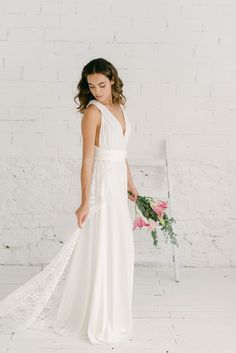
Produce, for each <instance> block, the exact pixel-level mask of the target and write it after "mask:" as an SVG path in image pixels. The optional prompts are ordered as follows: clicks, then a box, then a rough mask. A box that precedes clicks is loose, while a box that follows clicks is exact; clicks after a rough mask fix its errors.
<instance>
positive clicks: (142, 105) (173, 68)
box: [0, 0, 236, 266]
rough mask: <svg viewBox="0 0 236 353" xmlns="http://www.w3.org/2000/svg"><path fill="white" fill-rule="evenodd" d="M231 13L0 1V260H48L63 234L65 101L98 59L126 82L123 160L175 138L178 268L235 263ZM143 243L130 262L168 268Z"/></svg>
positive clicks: (66, 214)
mask: <svg viewBox="0 0 236 353" xmlns="http://www.w3.org/2000/svg"><path fill="white" fill-rule="evenodd" d="M235 18H236V3H235V1H233V0H224V1H223V0H214V1H212V0H198V1H196V0H189V1H186V0H178V1H177V0H174V1H173V0H172V1H170V0H166V1H156V0H153V1H144V0H142V1H136V2H133V1H130V0H126V1H119V2H117V1H107V0H103V1H102V0H100V1H95V0H94V1H90V0H87V1H86V2H85V1H76V0H73V1H71V0H67V1H46V0H41V1H40V0H33V1H30V0H23V1H20V2H17V1H16V0H14V1H13V0H9V1H7V2H1V3H0V99H1V104H0V156H1V163H0V173H1V180H0V183H1V185H0V186H1V194H0V197H1V200H0V202H1V208H0V212H1V234H0V255H1V256H0V263H7V264H14V263H18V264H29V263H31V264H38V263H44V262H48V261H49V260H50V259H51V258H52V257H53V255H54V254H55V253H56V252H57V249H58V248H59V246H60V241H63V239H65V238H66V236H67V234H68V232H71V231H73V229H74V227H75V225H76V222H75V218H74V210H75V208H76V207H77V206H78V195H79V185H80V179H79V178H80V169H79V168H80V166H79V157H80V153H81V136H80V118H81V115H80V114H78V113H75V105H74V102H73V97H74V94H75V92H76V84H77V81H78V79H79V78H80V73H81V70H82V67H83V66H84V65H85V64H86V63H87V62H88V61H90V60H91V59H93V58H96V57H104V58H106V59H108V60H110V61H111V62H113V63H114V65H115V66H116V67H117V68H118V71H119V73H120V76H121V78H122V79H123V81H124V84H125V95H126V96H127V98H128V101H127V111H128V115H129V117H130V120H131V123H132V125H133V134H132V137H131V140H130V144H129V150H128V153H129V156H130V157H135V156H138V155H149V156H153V157H154V156H161V155H162V153H163V150H164V149H163V138H164V137H165V135H166V134H167V133H169V132H171V133H173V134H175V139H174V140H173V143H174V144H175V145H174V146H175V147H174V151H175V154H174V156H173V158H174V160H173V166H174V169H173V173H172V178H173V184H174V195H173V197H174V200H173V201H174V204H175V218H176V220H177V228H178V232H179V233H180V234H181V235H180V240H181V243H182V247H181V262H182V264H183V265H185V266H231V265H235V261H236V260H235V251H236V241H235V224H236V223H235V214H234V210H235V193H236V188H235V180H234V179H235V169H236V157H235V153H234V150H235V147H236V139H235V135H236V119H235V117H236V99H235V98H236V96H235V92H236V89H235V88H236V75H235V73H236V58H235V57H236V46H235V33H236V21H235ZM178 136H179V137H178ZM134 172H135V171H134ZM155 173H156V172H155V171H154V175H155ZM148 175H149V177H150V178H151V179H150V180H151V181H152V182H153V176H151V175H150V174H148ZM156 176H157V181H158V183H160V182H161V181H160V180H162V179H160V178H161V174H159V173H157V174H156ZM147 178H148V176H147ZM137 184H138V185H137V186H138V187H140V189H141V188H142V179H140V177H139V175H138V174H137ZM144 239H145V237H143V236H142V235H141V234H136V238H135V241H136V256H137V258H136V260H137V261H158V263H159V265H162V264H170V263H171V262H170V261H171V259H170V252H171V249H170V248H169V247H168V246H167V247H165V246H164V245H163V247H161V249H160V250H158V251H157V252H156V251H155V249H153V248H152V246H151V244H150V243H151V241H150V242H148V239H147V238H146V239H145V240H144ZM51 244H53V246H51Z"/></svg>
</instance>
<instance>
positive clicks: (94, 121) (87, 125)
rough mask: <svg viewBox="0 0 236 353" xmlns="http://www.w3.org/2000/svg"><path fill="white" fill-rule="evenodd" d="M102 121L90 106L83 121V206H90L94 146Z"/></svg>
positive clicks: (81, 176)
mask: <svg viewBox="0 0 236 353" xmlns="http://www.w3.org/2000/svg"><path fill="white" fill-rule="evenodd" d="M99 121H100V112H99V111H98V109H97V108H96V107H94V106H91V105H90V106H88V108H87V109H86V111H85V113H84V115H83V118H82V120H81V132H82V137H83V153H82V166H81V173H80V178H81V204H86V205H87V204H88V202H89V190H90V183H91V177H92V169H93V161H94V144H95V137H96V131H97V127H98V125H99Z"/></svg>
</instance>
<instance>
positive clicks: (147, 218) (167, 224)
mask: <svg viewBox="0 0 236 353" xmlns="http://www.w3.org/2000/svg"><path fill="white" fill-rule="evenodd" d="M128 193H129V194H132V193H131V192H130V191H128ZM166 208H168V203H167V201H161V200H158V201H155V200H154V199H153V198H152V197H148V196H140V195H138V197H137V200H136V202H135V220H134V225H133V230H135V229H136V228H137V227H139V228H140V229H141V228H143V227H148V230H149V231H151V235H152V238H153V245H155V246H157V245H158V238H157V227H158V225H159V226H160V227H161V228H160V229H161V230H162V231H163V232H164V236H165V242H167V241H168V238H169V239H170V241H171V243H172V244H174V245H176V246H179V244H178V241H177V239H176V236H177V234H176V233H175V232H174V231H173V228H172V223H173V222H174V223H176V221H175V219H174V218H173V217H171V218H169V217H168V216H167V214H166V212H165V209H166Z"/></svg>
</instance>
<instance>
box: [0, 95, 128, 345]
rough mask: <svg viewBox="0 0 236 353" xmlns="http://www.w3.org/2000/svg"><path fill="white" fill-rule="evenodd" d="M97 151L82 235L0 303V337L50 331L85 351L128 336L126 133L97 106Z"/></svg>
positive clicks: (75, 236)
mask: <svg viewBox="0 0 236 353" xmlns="http://www.w3.org/2000/svg"><path fill="white" fill-rule="evenodd" d="M89 104H94V105H96V106H97V107H98V109H99V110H100V112H101V129H100V136H99V147H97V146H94V163H93V170H92V178H91V184H90V194H89V214H88V217H87V219H86V221H85V224H84V225H83V227H82V228H79V227H78V228H77V229H76V230H75V232H74V233H73V234H71V236H69V237H68V238H67V240H66V241H65V242H64V245H63V246H62V248H61V249H60V250H59V252H58V253H57V255H56V256H55V257H54V259H53V260H52V261H51V262H50V263H49V264H47V265H46V266H45V267H44V269H43V270H42V271H41V272H40V273H38V274H37V275H35V276H34V277H33V278H31V279H30V280H28V281H27V282H26V283H24V284H22V285H21V286H20V287H18V288H17V289H16V290H15V291H13V292H12V293H10V294H9V295H8V296H7V297H5V298H4V299H3V300H2V301H1V302H0V331H1V332H4V333H11V332H12V331H15V332H19V331H23V330H25V329H27V328H33V329H45V328H50V329H51V330H53V331H54V332H56V333H58V334H59V335H63V336H75V337H84V336H85V337H86V338H88V339H89V341H90V343H92V344H104V343H117V342H120V341H122V340H123V339H125V338H127V337H128V336H130V334H132V331H133V319H132V297H133V275H134V255H135V249H134V240H133V229H132V224H133V222H132V219H131V215H130V212H129V208H128V194H127V166H126V157H127V149H126V148H127V143H128V140H129V136H130V132H131V124H130V122H129V120H128V117H127V114H126V111H125V109H124V107H123V106H122V105H121V108H122V111H123V116H124V118H125V123H126V129H125V132H124V133H123V130H122V126H121V124H120V122H119V121H118V120H117V118H116V117H115V116H114V115H113V114H112V113H111V112H110V110H109V109H107V108H106V107H105V105H103V104H102V103H100V102H98V101H97V100H95V99H92V100H91V101H90V102H89V103H88V105H89Z"/></svg>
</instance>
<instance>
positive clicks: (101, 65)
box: [74, 58, 126, 114]
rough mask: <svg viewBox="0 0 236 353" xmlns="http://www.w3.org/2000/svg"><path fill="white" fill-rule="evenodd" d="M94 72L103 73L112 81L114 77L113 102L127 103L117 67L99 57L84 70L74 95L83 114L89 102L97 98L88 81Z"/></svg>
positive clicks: (78, 109) (78, 108)
mask: <svg viewBox="0 0 236 353" xmlns="http://www.w3.org/2000/svg"><path fill="white" fill-rule="evenodd" d="M93 73H101V74H103V75H105V76H106V77H107V78H108V79H109V80H110V81H111V80H112V79H113V80H114V84H113V85H112V86H111V92H112V102H113V103H114V104H122V105H125V102H126V98H125V96H124V95H123V89H122V87H123V82H122V80H121V79H120V77H119V76H118V71H117V69H116V68H115V67H114V65H112V64H111V63H110V62H109V61H107V60H105V59H103V58H98V59H94V60H91V61H90V62H89V63H88V64H87V65H85V66H84V68H83V70H82V74H81V79H80V81H79V83H78V85H77V90H78V93H77V94H76V96H75V97H74V101H75V103H76V104H77V105H78V107H76V110H77V111H79V112H80V113H81V114H83V113H84V111H85V109H86V107H87V104H88V102H89V101H91V100H92V99H95V97H94V96H93V94H92V93H91V91H90V89H89V86H88V82H87V76H88V75H91V74H93Z"/></svg>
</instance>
